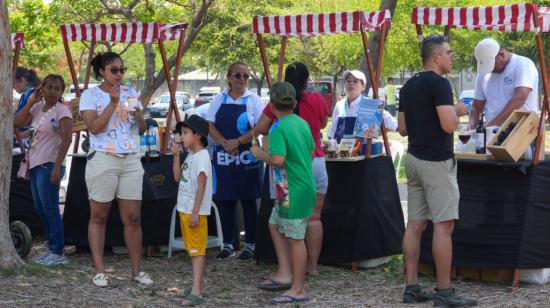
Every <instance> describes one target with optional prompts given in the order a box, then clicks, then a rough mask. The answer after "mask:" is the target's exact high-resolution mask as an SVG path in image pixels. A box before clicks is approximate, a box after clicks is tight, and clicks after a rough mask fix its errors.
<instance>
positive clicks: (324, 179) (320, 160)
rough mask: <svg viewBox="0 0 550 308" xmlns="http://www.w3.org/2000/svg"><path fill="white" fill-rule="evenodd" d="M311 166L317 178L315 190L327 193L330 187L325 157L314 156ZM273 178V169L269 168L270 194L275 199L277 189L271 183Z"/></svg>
mask: <svg viewBox="0 0 550 308" xmlns="http://www.w3.org/2000/svg"><path fill="white" fill-rule="evenodd" d="M311 166H312V169H313V177H314V178H315V187H316V189H315V190H316V191H317V193H319V194H323V195H326V194H327V188H328V174H327V163H326V160H325V157H314V158H313V161H312V162H311ZM272 178H273V174H272V170H271V168H269V181H270V183H269V196H270V197H271V199H275V191H274V190H273V185H271V179H272Z"/></svg>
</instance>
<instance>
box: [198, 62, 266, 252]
mask: <svg viewBox="0 0 550 308" xmlns="http://www.w3.org/2000/svg"><path fill="white" fill-rule="evenodd" d="M226 78H227V83H228V85H229V87H228V89H226V90H225V91H223V92H222V93H220V94H218V95H217V96H216V97H215V98H214V99H213V100H212V102H211V103H210V107H209V109H208V113H207V115H206V119H207V120H208V121H209V122H210V136H211V137H212V138H213V139H214V141H216V145H215V147H214V153H213V166H214V169H215V172H216V173H215V174H216V192H215V194H214V196H213V199H214V200H216V201H219V202H220V204H221V222H222V230H223V242H224V249H223V250H222V251H221V252H220V254H219V255H218V258H219V259H226V258H229V257H233V256H235V251H234V248H233V242H234V235H235V222H236V216H235V206H236V204H237V201H239V200H240V201H241V204H242V206H243V214H244V228H245V249H244V250H243V252H242V253H241V254H240V255H239V259H240V260H250V259H252V258H253V256H254V249H255V233H256V216H257V207H256V199H258V198H259V197H260V193H261V187H262V185H261V184H262V181H261V179H262V177H261V176H262V174H263V163H262V162H260V161H257V160H256V159H254V158H253V157H252V155H251V154H250V152H249V149H250V146H251V141H252V138H253V136H252V130H251V128H252V127H253V126H254V125H255V124H256V122H257V121H258V120H259V118H260V116H261V114H262V110H263V104H262V102H261V100H260V97H259V96H258V95H256V94H254V93H252V92H250V91H248V89H247V86H248V79H249V78H250V70H249V69H248V66H247V65H246V64H244V63H242V62H236V63H233V64H232V65H230V66H229V69H228V71H227V76H226Z"/></svg>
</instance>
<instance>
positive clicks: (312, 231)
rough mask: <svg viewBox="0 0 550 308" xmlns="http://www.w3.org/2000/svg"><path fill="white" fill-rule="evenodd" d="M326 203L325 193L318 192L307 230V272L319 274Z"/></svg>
mask: <svg viewBox="0 0 550 308" xmlns="http://www.w3.org/2000/svg"><path fill="white" fill-rule="evenodd" d="M324 203H325V195H324V194H320V193H317V196H316V198H315V208H314V209H313V214H311V216H310V217H309V220H308V223H307V230H306V248H307V273H308V274H310V275H314V276H316V275H319V265H318V262H319V255H320V254H321V247H322V246H323V224H322V223H321V210H322V209H323V204H324Z"/></svg>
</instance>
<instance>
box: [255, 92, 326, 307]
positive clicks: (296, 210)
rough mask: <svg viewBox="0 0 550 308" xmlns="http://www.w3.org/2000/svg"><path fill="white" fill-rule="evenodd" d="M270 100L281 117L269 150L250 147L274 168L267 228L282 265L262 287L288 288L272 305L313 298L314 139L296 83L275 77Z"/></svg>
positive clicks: (280, 289) (272, 288)
mask: <svg viewBox="0 0 550 308" xmlns="http://www.w3.org/2000/svg"><path fill="white" fill-rule="evenodd" d="M270 99H271V104H272V107H273V113H274V114H275V116H276V117H277V122H275V124H273V126H272V127H271V129H270V131H269V154H268V153H266V152H264V151H263V150H262V149H261V148H259V147H258V146H256V145H254V146H253V147H252V148H251V149H250V151H251V153H252V155H254V156H255V157H256V158H258V159H261V160H263V161H265V162H266V163H268V164H269V165H271V168H272V176H271V184H272V185H273V186H274V187H273V188H274V191H275V197H276V199H275V206H274V207H273V211H272V212H271V217H270V218H269V230H270V232H271V238H272V239H273V244H274V246H275V251H276V252H277V260H278V263H279V269H278V271H277V272H275V273H274V274H273V275H272V276H271V277H270V278H269V279H267V280H266V281H264V282H263V283H261V284H259V285H258V288H260V289H262V290H266V291H283V290H287V291H286V292H285V293H283V294H282V295H280V296H278V297H275V298H273V299H272V300H270V301H269V304H270V305H277V304H297V303H305V302H307V301H308V300H309V298H308V296H307V295H306V291H305V287H304V282H305V276H306V266H307V252H306V246H305V243H304V237H305V233H306V228H307V222H308V217H309V216H310V215H311V213H312V212H313V206H314V203H315V181H314V179H313V171H312V167H311V161H312V157H313V150H314V148H315V144H314V142H313V137H312V136H311V131H310V129H309V125H308V124H307V122H306V121H304V120H303V119H301V118H300V117H298V116H297V115H295V114H294V107H295V106H296V92H295V89H294V87H293V86H292V85H291V84H290V83H288V82H284V81H283V82H277V83H275V84H273V87H272V88H271V95H270ZM289 248H290V251H289Z"/></svg>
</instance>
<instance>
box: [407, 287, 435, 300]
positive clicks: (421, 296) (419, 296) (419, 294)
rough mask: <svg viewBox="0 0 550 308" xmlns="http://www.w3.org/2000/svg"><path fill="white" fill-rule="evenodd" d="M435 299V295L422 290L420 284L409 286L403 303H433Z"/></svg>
mask: <svg viewBox="0 0 550 308" xmlns="http://www.w3.org/2000/svg"><path fill="white" fill-rule="evenodd" d="M434 297H435V293H432V292H426V291H424V290H422V286H420V285H419V284H416V285H413V286H407V287H406V288H405V292H404V293H403V303H405V304H414V303H422V302H426V301H431V300H433V299H434Z"/></svg>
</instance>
